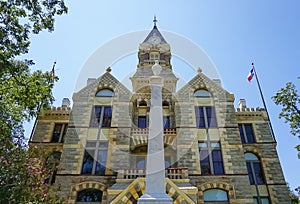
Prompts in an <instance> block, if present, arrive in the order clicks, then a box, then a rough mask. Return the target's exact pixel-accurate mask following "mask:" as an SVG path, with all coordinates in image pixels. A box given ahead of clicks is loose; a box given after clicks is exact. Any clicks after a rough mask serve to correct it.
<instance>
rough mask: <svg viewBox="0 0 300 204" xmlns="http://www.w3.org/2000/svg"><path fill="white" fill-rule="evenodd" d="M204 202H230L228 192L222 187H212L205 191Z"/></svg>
mask: <svg viewBox="0 0 300 204" xmlns="http://www.w3.org/2000/svg"><path fill="white" fill-rule="evenodd" d="M203 200H204V203H215V202H218V203H229V202H228V201H229V200H228V194H227V192H226V191H224V190H221V189H210V190H206V191H204V193H203Z"/></svg>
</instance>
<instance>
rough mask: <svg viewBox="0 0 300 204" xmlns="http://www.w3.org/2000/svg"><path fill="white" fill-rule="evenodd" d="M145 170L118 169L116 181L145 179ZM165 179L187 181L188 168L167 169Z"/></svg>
mask: <svg viewBox="0 0 300 204" xmlns="http://www.w3.org/2000/svg"><path fill="white" fill-rule="evenodd" d="M145 175H146V169H140V168H128V169H120V170H119V171H118V176H117V179H136V178H138V177H145ZM166 177H168V178H169V179H187V178H188V168H167V169H166Z"/></svg>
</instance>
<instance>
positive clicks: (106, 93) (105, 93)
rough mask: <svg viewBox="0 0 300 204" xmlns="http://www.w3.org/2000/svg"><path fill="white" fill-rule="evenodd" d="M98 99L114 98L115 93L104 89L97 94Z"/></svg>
mask: <svg viewBox="0 0 300 204" xmlns="http://www.w3.org/2000/svg"><path fill="white" fill-rule="evenodd" d="M96 96H97V97H113V96H115V93H114V92H113V91H112V90H110V89H102V90H100V91H98V92H97V93H96Z"/></svg>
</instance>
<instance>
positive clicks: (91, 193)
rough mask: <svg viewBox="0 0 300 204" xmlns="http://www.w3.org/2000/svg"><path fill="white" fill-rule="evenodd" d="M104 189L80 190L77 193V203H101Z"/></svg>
mask: <svg viewBox="0 0 300 204" xmlns="http://www.w3.org/2000/svg"><path fill="white" fill-rule="evenodd" d="M102 194H103V193H102V191H100V190H98V189H85V190H82V191H79V192H78V194H77V199H76V201H77V202H76V203H77V204H79V203H90V202H93V203H101V201H102Z"/></svg>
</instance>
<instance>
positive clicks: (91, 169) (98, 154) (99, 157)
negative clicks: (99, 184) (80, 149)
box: [81, 141, 108, 175]
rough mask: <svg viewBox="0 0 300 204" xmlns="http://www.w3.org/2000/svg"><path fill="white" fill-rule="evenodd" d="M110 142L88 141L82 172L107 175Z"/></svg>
mask: <svg viewBox="0 0 300 204" xmlns="http://www.w3.org/2000/svg"><path fill="white" fill-rule="evenodd" d="M107 148H108V142H103V141H87V143H86V148H85V151H84V156H83V163H82V170H81V174H93V175H105V169H106V160H107Z"/></svg>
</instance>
